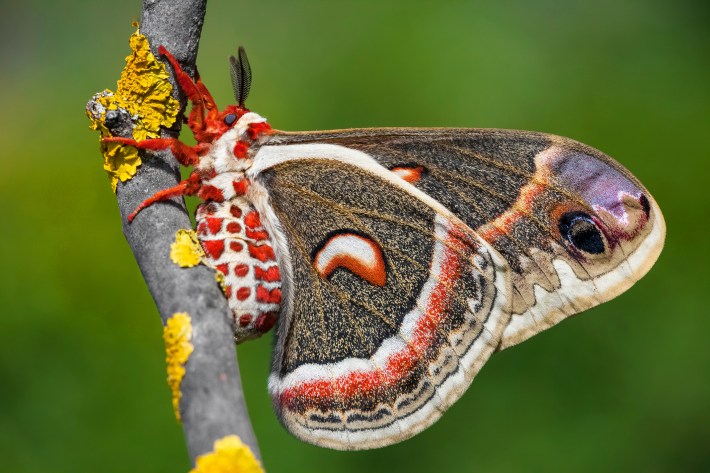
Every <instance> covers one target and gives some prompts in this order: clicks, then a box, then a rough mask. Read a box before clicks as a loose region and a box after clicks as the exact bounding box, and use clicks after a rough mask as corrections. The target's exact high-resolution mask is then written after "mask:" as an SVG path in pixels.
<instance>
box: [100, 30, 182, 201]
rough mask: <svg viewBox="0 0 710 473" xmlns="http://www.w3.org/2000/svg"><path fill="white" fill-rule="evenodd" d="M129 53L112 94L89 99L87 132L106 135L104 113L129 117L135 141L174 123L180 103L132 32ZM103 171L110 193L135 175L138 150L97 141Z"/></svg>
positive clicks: (162, 69)
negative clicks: (93, 105) (122, 112)
mask: <svg viewBox="0 0 710 473" xmlns="http://www.w3.org/2000/svg"><path fill="white" fill-rule="evenodd" d="M130 46H131V51H132V53H131V54H130V55H129V56H127V57H126V67H125V68H124V69H123V72H122V73H121V78H120V79H119V80H118V83H117V90H116V92H115V93H113V92H111V91H109V90H104V91H103V92H100V93H98V94H96V95H95V96H94V97H93V101H94V102H95V103H96V104H97V107H96V108H95V109H94V110H92V111H87V115H88V116H89V119H90V120H91V125H90V127H91V129H93V130H98V131H99V132H100V134H101V137H105V136H110V135H111V134H110V132H109V130H108V128H107V127H106V125H105V122H106V112H107V111H110V110H118V109H119V108H120V109H123V110H125V111H126V112H128V114H129V115H130V116H131V117H133V122H134V128H133V138H134V139H135V140H137V141H141V140H145V139H147V138H156V137H158V136H159V132H160V127H161V126H163V127H170V126H172V125H173V123H175V120H176V118H177V115H178V112H179V110H180V104H179V102H178V101H177V100H175V98H173V96H172V91H173V86H172V84H170V81H169V80H168V78H169V77H170V76H169V74H168V72H167V69H166V68H165V65H164V64H163V63H162V62H160V61H158V60H157V59H156V57H155V56H154V55H153V54H152V53H151V52H150V45H149V44H148V39H147V38H146V37H145V36H143V35H142V34H140V32H139V31H138V30H136V32H135V33H133V35H131V39H130ZM101 153H102V154H103V155H104V169H105V170H106V171H107V172H108V174H109V178H110V179H111V187H113V189H114V191H115V190H116V185H117V184H118V181H119V180H121V181H127V180H128V179H131V178H132V177H133V176H134V175H135V174H136V169H137V168H138V166H140V164H141V159H140V157H139V156H138V151H137V150H136V149H135V148H134V147H132V146H125V145H121V144H118V143H104V142H101Z"/></svg>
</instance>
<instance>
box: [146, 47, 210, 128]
mask: <svg viewBox="0 0 710 473" xmlns="http://www.w3.org/2000/svg"><path fill="white" fill-rule="evenodd" d="M158 53H159V54H161V55H163V56H165V58H166V59H167V60H168V62H169V63H170V65H171V66H173V70H174V71H175V78H176V79H177V81H178V84H179V85H180V88H182V90H183V91H184V92H185V95H187V98H188V99H189V100H190V102H192V111H191V112H190V117H189V119H188V122H187V123H188V126H189V127H190V129H191V130H192V132H193V134H194V133H196V132H197V133H199V132H200V131H204V129H205V126H206V125H205V110H207V113H208V114H209V116H210V118H212V119H214V118H215V117H216V115H217V113H218V110H217V104H216V103H215V101H214V98H213V97H212V94H210V93H209V91H208V90H207V88H206V87H205V85H204V84H203V83H202V80H201V79H200V74H199V73H198V72H197V69H195V77H196V79H197V82H196V83H195V82H193V80H192V79H191V78H190V76H189V75H187V73H186V72H185V71H183V70H182V67H180V63H178V61H177V59H175V56H173V55H172V54H170V52H168V50H167V49H165V47H164V46H162V45H161V46H159V47H158Z"/></svg>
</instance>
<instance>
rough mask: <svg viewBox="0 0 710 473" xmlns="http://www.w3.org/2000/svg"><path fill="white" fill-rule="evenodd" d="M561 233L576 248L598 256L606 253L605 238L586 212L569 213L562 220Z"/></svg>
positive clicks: (560, 222) (560, 224)
mask: <svg viewBox="0 0 710 473" xmlns="http://www.w3.org/2000/svg"><path fill="white" fill-rule="evenodd" d="M558 225H559V229H560V233H561V234H562V236H563V237H564V238H566V239H567V241H569V242H570V243H571V244H572V245H573V246H574V247H575V248H577V249H578V250H581V251H584V252H585V253H591V254H593V255H598V254H601V253H604V237H602V233H601V231H600V230H599V228H598V227H597V224H596V223H594V220H592V217H590V216H589V215H588V214H586V213H584V212H569V213H566V214H564V215H563V216H562V218H560V221H559V224H558Z"/></svg>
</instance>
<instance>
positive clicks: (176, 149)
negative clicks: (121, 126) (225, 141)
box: [102, 136, 200, 166]
mask: <svg viewBox="0 0 710 473" xmlns="http://www.w3.org/2000/svg"><path fill="white" fill-rule="evenodd" d="M102 141H104V142H105V143H121V144H124V145H129V146H135V147H136V148H138V149H149V150H152V151H158V150H161V149H168V148H170V151H172V152H173V155H174V156H175V159H177V160H178V162H179V163H180V164H182V165H183V166H193V165H195V164H197V162H198V161H199V160H200V158H199V157H198V156H197V152H196V151H195V150H194V149H193V148H192V147H190V146H188V145H186V144H185V143H183V142H182V141H180V140H178V139H177V138H152V139H148V140H142V141H136V140H134V139H132V138H123V137H120V136H107V137H105V138H103V140H102Z"/></svg>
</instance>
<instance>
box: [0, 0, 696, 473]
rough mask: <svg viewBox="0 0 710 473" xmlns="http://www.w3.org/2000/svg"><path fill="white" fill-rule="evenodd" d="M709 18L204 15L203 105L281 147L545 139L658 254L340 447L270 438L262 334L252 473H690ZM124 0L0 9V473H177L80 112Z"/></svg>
mask: <svg viewBox="0 0 710 473" xmlns="http://www.w3.org/2000/svg"><path fill="white" fill-rule="evenodd" d="M708 5H709V3H708V2H707V1H690V0H686V1H652V0H620V1H612V0H600V1H594V2H582V1H562V0H559V1H552V0H543V1H537V2H533V1H526V0H503V1H498V2H477V1H466V2H464V1H460V2H454V1H439V2H422V1H413V0H407V1H404V0H401V1H389V2H385V1H372V0H359V1H354V0H353V1H345V2H331V1H300V2H294V1H286V0H282V1H260V2H241V1H236V0H231V1H225V0H222V1H217V0H210V2H209V5H208V12H207V18H206V21H205V26H204V30H203V38H202V43H201V47H200V54H199V59H198V64H199V67H200V70H201V73H202V77H203V78H204V80H205V82H206V83H207V85H208V86H209V87H210V88H211V90H212V91H213V93H214V94H215V96H216V98H217V100H218V102H219V103H220V104H226V103H228V102H230V101H231V90H230V83H229V75H228V67H227V61H226V58H227V56H228V55H229V54H231V53H233V52H234V51H235V50H236V46H237V44H244V45H245V46H246V47H247V50H248V51H249V57H250V60H251V63H252V67H253V69H254V77H255V81H254V85H253V88H252V95H251V97H250V101H249V105H250V107H251V108H252V109H253V110H255V111H257V112H259V113H261V114H263V115H265V116H266V117H268V118H269V119H270V122H271V124H272V125H273V126H274V127H277V128H280V129H285V130H309V129H328V128H339V127H366V126H388V125H397V126H464V127H500V128H518V129H530V130H540V131H546V132H550V133H556V134H560V135H565V136H569V137H573V138H575V139H578V140H580V141H582V142H585V143H587V144H590V145H592V146H595V147H597V148H599V149H601V150H603V151H605V152H607V153H608V154H610V155H612V156H614V157H616V158H617V159H618V160H619V161H620V162H621V163H622V164H624V165H625V166H626V167H627V168H629V169H630V170H632V172H634V173H635V174H636V175H637V176H638V177H639V179H640V180H641V181H642V182H643V183H644V184H645V185H646V186H647V187H648V188H649V189H650V190H651V192H652V193H653V195H654V196H655V198H656V199H657V200H658V202H659V204H660V206H661V208H662V209H663V211H664V214H665V218H666V221H667V225H668V240H667V244H666V249H665V250H664V252H663V254H662V255H661V258H660V260H659V262H658V264H657V265H656V266H655V267H654V268H653V270H652V271H651V272H650V273H649V275H648V276H646V277H645V278H644V279H643V280H642V281H640V282H639V283H638V284H637V285H636V286H635V287H634V288H633V289H631V290H630V291H629V292H628V293H627V294H624V295H623V296H621V297H619V298H618V299H617V300H614V301H612V302H610V303H607V304H605V305H603V306H602V307H599V308H596V309H593V310H590V311H589V312H588V313H586V314H584V315H583V316H580V317H576V318H574V319H572V320H569V321H567V322H565V323H563V324H562V325H560V326H558V327H556V328H554V329H552V330H550V331H548V332H545V333H544V334H541V335H538V336H537V337H535V338H534V339H532V340H530V341H528V342H526V343H524V344H522V345H520V346H518V347H515V348H513V349H511V350H508V351H505V352H503V353H501V354H499V355H496V356H494V357H493V358H492V359H491V360H490V361H489V362H488V365H487V366H486V367H485V369H484V370H483V371H482V372H481V374H480V375H479V376H478V377H477V379H476V380H475V382H474V383H473V385H472V387H471V388H470V389H469V391H468V392H467V393H466V395H464V396H463V398H462V399H461V400H460V401H459V402H458V403H456V404H455V405H454V406H453V407H452V408H451V409H450V410H449V412H448V413H447V414H446V415H444V416H443V418H442V419H441V420H440V421H439V422H437V423H436V424H435V425H434V426H432V427H431V428H430V429H428V430H427V431H425V432H424V433H422V434H420V435H418V436H416V437H415V438H413V439H411V440H409V441H407V442H404V443H401V444H398V445H395V446H392V447H388V448H385V449H381V450H376V451H369V452H355V453H346V452H335V451H329V450H324V449H320V448H316V447H313V446H310V445H307V444H304V443H302V442H300V441H298V440H296V439H294V438H292V437H291V436H289V434H288V433H286V431H285V430H283V429H282V428H281V426H280V425H279V424H278V422H277V420H276V418H275V416H274V414H273V412H272V409H271V405H270V400H269V397H268V395H267V392H266V378H267V375H268V369H269V360H270V346H271V337H270V336H267V337H265V338H264V339H262V340H259V341H256V342H252V343H248V344H245V345H243V346H240V347H239V356H240V361H241V367H242V374H243V382H244V384H245V389H246V397H247V401H248V404H249V408H250V412H251V416H252V419H253V423H254V428H255V430H256V433H257V436H258V438H259V441H260V446H261V450H262V453H263V457H264V463H265V466H266V467H267V469H268V470H269V471H271V472H285V471H289V472H301V471H303V472H309V471H338V472H362V471H367V472H368V473H375V472H387V471H410V472H415V471H417V472H418V471H422V472H432V471H437V472H438V471H441V472H448V471H476V472H479V471H481V472H483V471H495V472H507V471H576V472H577V471H580V472H581V471H589V472H597V471H610V470H611V471H622V470H625V471H645V472H657V471H658V472H660V471H710V408H709V404H710V382H709V376H710V350H709V346H710V345H709V344H708V332H709V331H710V317H709V316H710V310H708V308H707V306H708V303H707V295H708V267H710V265H709V263H710V261H709V259H708V251H707V238H708V236H707V235H708V218H709V217H710V212H709V211H708V208H709V206H708V204H709V203H710V202H709V199H708V197H707V192H708V169H709V166H708V164H707V159H708V150H709V149H710V147H709V146H708V133H709V131H708V127H709V125H710V113H709V111H710V101H709V100H708V99H709V97H708V96H709V92H710V76H709V74H708V73H709V72H710V48H709V46H710V41H709V36H710V26H709V25H710V15H709V11H710V9H709V6H708ZM139 18H140V2H138V1H132V2H108V1H88V0H75V1H67V2H52V1H40V0H30V1H23V2H9V1H6V0H3V1H2V2H1V3H0V54H1V56H0V60H1V61H2V67H1V69H0V85H1V87H0V106H1V107H2V113H1V114H0V116H1V118H0V123H2V127H0V130H1V133H2V140H1V141H0V159H2V172H0V201H1V202H2V203H3V211H4V222H5V223H4V224H3V231H2V232H0V248H1V249H2V258H3V262H2V266H3V269H4V270H3V271H2V274H1V275H0V302H1V303H2V305H1V306H0V307H1V309H0V310H1V315H0V470H1V471H7V472H43V473H45V472H97V471H101V472H125V471H134V472H181V471H183V472H184V471H187V470H188V469H189V461H188V458H187V453H186V449H185V443H184V439H183V433H182V429H181V426H180V425H179V424H178V423H177V422H176V421H175V418H174V416H173V413H172V408H171V403H170V393H169V390H168V387H167V385H166V382H165V366H164V348H163V341H162V338H161V325H160V322H159V318H158V315H157V313H156V310H155V308H154V305H153V302H152V300H151V297H150V295H149V293H148V292H147V290H146V288H145V286H144V284H143V281H142V279H141V276H140V274H139V272H138V269H137V267H136V264H135V262H134V260H133V257H132V254H131V252H130V250H129V248H128V246H127V245H126V243H125V241H124V239H123V236H122V234H121V227H120V222H119V218H118V212H117V207H116V202H115V199H114V196H113V194H112V192H111V190H110V187H109V185H108V180H107V177H106V175H105V173H104V172H103V171H102V169H101V156H100V154H99V152H98V143H97V135H96V134H95V133H94V132H91V131H90V130H89V129H88V120H87V119H86V118H85V116H84V111H83V108H84V105H85V103H86V101H87V100H88V99H89V98H90V96H91V95H92V94H93V93H94V92H96V91H99V90H101V89H103V88H105V87H107V88H111V89H114V88H115V83H116V79H117V78H118V76H119V74H120V71H121V69H122V68H123V64H124V61H123V58H124V57H125V55H126V54H128V51H129V49H128V37H129V35H130V34H131V33H132V31H133V28H132V27H131V21H132V20H137V19H139Z"/></svg>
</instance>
